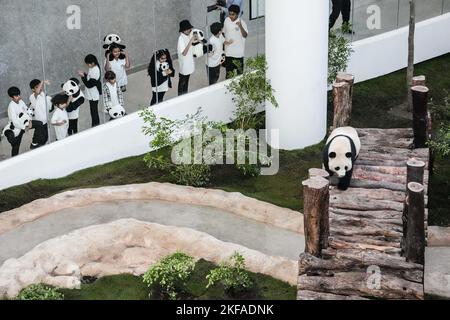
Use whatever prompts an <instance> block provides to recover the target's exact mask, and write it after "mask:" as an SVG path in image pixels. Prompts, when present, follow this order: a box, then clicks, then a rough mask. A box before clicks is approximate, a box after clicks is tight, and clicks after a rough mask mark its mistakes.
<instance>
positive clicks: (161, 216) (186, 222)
mask: <svg viewBox="0 0 450 320" xmlns="http://www.w3.org/2000/svg"><path fill="white" fill-rule="evenodd" d="M126 218H133V219H137V220H141V221H146V222H153V223H158V224H162V225H167V226H174V227H185V228H191V229H195V230H198V231H201V232H205V233H207V234H210V235H211V236H213V237H215V238H217V239H219V240H221V241H225V242H231V243H235V244H239V245H242V246H245V247H247V248H250V249H253V250H257V251H260V252H262V253H264V254H267V255H271V256H281V257H286V258H289V259H293V260H297V258H298V255H299V254H300V252H303V250H304V236H303V235H302V234H299V233H297V232H293V231H289V230H286V229H281V228H278V227H275V226H273V225H269V224H265V223H262V222H258V221H255V220H253V219H248V218H246V217H242V216H239V215H236V214H233V213H229V212H227V211H225V210H222V209H217V208H211V207H203V206H196V205H189V204H180V203H173V202H167V201H160V200H133V201H122V200H120V201H110V202H103V203H93V204H90V205H88V206H85V207H74V208H66V209H62V210H59V211H56V212H53V213H52V214H50V215H47V216H44V217H42V218H40V219H38V220H35V221H32V222H29V223H26V224H23V225H21V226H19V227H17V228H15V229H13V230H10V231H8V232H5V233H3V234H0V243H1V244H2V245H1V246H0V265H1V264H3V263H4V262H5V261H6V260H7V259H10V258H18V257H21V256H22V255H24V254H25V253H27V252H28V251H30V250H31V249H33V248H34V247H35V246H37V245H38V244H40V243H42V242H44V241H46V240H49V239H53V238H55V237H58V236H62V235H65V234H67V233H70V232H72V231H74V230H77V229H80V228H84V227H88V226H92V225H98V224H105V223H109V222H112V221H116V220H119V219H126Z"/></svg>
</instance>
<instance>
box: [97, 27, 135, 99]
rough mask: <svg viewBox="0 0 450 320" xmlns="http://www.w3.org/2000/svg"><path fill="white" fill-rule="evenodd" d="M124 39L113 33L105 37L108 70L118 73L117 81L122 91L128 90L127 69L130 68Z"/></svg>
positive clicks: (106, 67) (106, 68) (106, 66)
mask: <svg viewBox="0 0 450 320" xmlns="http://www.w3.org/2000/svg"><path fill="white" fill-rule="evenodd" d="M121 42H122V39H120V37H119V36H118V35H116V34H111V35H108V36H106V37H105V45H104V46H103V47H104V48H105V49H108V50H107V51H106V52H105V56H106V64H105V70H106V71H113V72H114V73H115V74H116V78H117V83H118V85H119V87H120V89H121V90H122V92H125V91H127V85H128V76H127V71H128V70H129V69H130V67H131V64H130V57H129V55H128V52H127V51H124V50H125V49H126V46H124V45H123V44H121Z"/></svg>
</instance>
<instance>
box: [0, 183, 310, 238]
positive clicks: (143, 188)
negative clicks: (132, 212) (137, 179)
mask: <svg viewBox="0 0 450 320" xmlns="http://www.w3.org/2000/svg"><path fill="white" fill-rule="evenodd" d="M118 200H119V201H120V200H126V201H129V200H161V201H169V202H175V203H182V204H190V205H198V206H208V207H213V208H218V209H222V210H224V211H228V212H231V213H234V214H237V215H240V216H243V217H246V218H249V219H253V220H256V221H259V222H263V223H267V224H270V225H273V226H275V227H278V228H282V229H286V230H290V231H293V232H297V233H300V234H303V233H304V227H303V214H301V213H300V212H298V211H294V210H291V209H286V208H281V207H277V206H275V205H272V204H269V203H266V202H262V201H259V200H256V199H253V198H249V197H246V196H244V195H242V194H240V193H236V192H233V193H229V192H225V191H222V190H216V189H201V188H193V187H184V186H178V185H173V184H169V183H156V182H151V183H147V184H136V185H127V186H115V187H103V188H97V189H80V190H74V191H68V192H64V193H60V194H57V195H55V196H53V197H50V198H48V199H39V200H36V201H33V202H31V203H29V204H26V205H24V206H22V207H20V208H16V209H14V210H11V211H7V212H4V213H0V234H3V233H6V232H8V231H11V230H14V229H15V228H18V227H20V226H21V225H23V224H26V223H29V222H33V221H36V220H38V219H40V218H42V217H45V216H47V215H50V214H52V213H54V212H57V211H60V210H63V209H67V208H72V207H85V206H88V205H91V204H94V203H99V202H108V201H118Z"/></svg>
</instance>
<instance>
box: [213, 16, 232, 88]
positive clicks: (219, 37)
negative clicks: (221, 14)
mask: <svg viewBox="0 0 450 320" xmlns="http://www.w3.org/2000/svg"><path fill="white" fill-rule="evenodd" d="M210 29H211V33H212V36H211V38H210V39H209V49H210V50H209V53H208V59H207V60H206V66H207V72H208V78H209V85H213V84H215V83H217V81H219V78H220V67H221V66H222V65H223V64H224V62H225V54H224V46H228V45H230V44H232V43H233V40H230V41H225V38H224V36H223V34H222V29H223V26H222V24H221V23H219V22H216V23H213V24H212V25H211V28H210Z"/></svg>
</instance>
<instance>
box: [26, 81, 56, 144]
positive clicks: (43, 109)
mask: <svg viewBox="0 0 450 320" xmlns="http://www.w3.org/2000/svg"><path fill="white" fill-rule="evenodd" d="M44 84H47V85H50V82H48V81H47V80H45V81H40V80H38V79H34V80H32V81H31V82H30V89H31V91H32V94H31V96H30V108H31V109H32V110H33V111H34V116H33V128H35V130H34V135H33V141H32V143H31V147H30V149H36V148H39V147H41V146H43V145H45V144H47V142H48V124H47V122H48V120H47V117H48V115H47V110H49V109H50V107H51V105H52V103H51V98H50V97H48V96H46V94H45V92H44Z"/></svg>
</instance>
